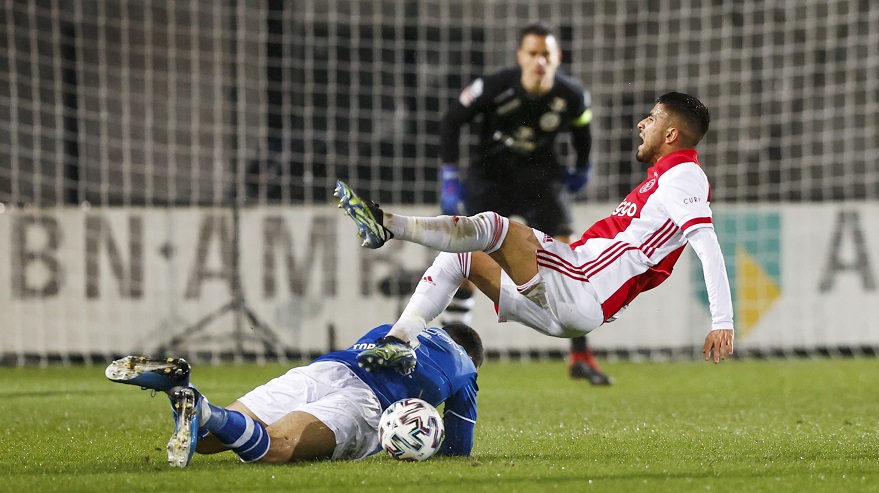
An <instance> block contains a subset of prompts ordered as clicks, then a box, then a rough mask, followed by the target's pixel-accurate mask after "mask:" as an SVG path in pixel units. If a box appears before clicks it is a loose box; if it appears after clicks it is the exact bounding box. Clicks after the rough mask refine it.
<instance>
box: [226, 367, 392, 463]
mask: <svg viewBox="0 0 879 493" xmlns="http://www.w3.org/2000/svg"><path fill="white" fill-rule="evenodd" d="M238 400H239V401H240V402H241V403H242V404H244V405H245V406H247V409H250V410H251V411H252V412H253V414H255V415H256V416H257V417H258V418H259V419H260V420H261V421H262V422H264V423H265V424H267V425H271V424H273V423H275V422H277V421H278V420H280V419H281V418H283V417H284V416H286V415H288V414H290V413H291V412H293V411H303V412H306V413H308V414H310V415H312V416H314V417H315V418H317V419H319V420H320V421H321V422H322V423H324V424H325V425H327V427H328V428H329V429H330V430H332V431H333V433H334V434H335V435H336V449H335V451H333V457H332V460H350V459H362V458H363V457H366V456H368V455H370V454H372V453H373V452H375V451H376V450H377V448H378V445H379V443H378V421H379V417H380V416H381V413H382V409H381V403H380V402H379V400H378V398H377V397H376V396H375V393H374V392H373V391H372V389H370V388H369V387H368V386H367V385H366V384H365V383H363V381H362V380H360V378H358V377H357V375H355V374H354V372H352V371H351V370H350V369H349V368H348V367H347V366H345V365H343V364H342V363H336V362H334V361H318V362H316V363H312V364H310V365H308V366H302V367H299V368H293V369H292V370H290V371H288V372H287V373H285V374H284V375H282V376H280V377H278V378H275V379H273V380H271V381H269V382H268V383H266V384H264V385H260V386H259V387H257V388H255V389H253V390H251V391H250V392H248V393H247V394H246V395H244V396H243V397H241V398H240V399H238Z"/></svg>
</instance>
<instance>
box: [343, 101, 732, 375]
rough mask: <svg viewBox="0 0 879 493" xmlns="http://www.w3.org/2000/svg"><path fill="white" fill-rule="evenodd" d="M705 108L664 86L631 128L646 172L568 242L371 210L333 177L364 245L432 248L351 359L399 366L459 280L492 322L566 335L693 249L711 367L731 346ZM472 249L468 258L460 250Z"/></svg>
mask: <svg viewBox="0 0 879 493" xmlns="http://www.w3.org/2000/svg"><path fill="white" fill-rule="evenodd" d="M709 122H710V114H709V112H708V109H707V108H706V107H705V106H704V105H703V104H702V103H701V102H700V101H699V100H698V99H696V98H695V97H692V96H689V95H687V94H682V93H677V92H671V93H667V94H664V95H662V96H660V97H659V98H657V99H656V104H655V105H654V106H653V109H652V110H651V111H650V114H648V115H647V117H645V118H644V119H643V120H641V121H640V122H639V123H638V130H639V135H640V137H641V139H642V141H643V142H642V143H641V145H639V146H638V151H637V159H638V161H640V162H642V163H645V164H650V165H652V166H651V167H650V168H649V169H648V170H647V177H646V178H645V180H644V181H643V182H641V184H640V185H638V186H637V187H636V188H635V189H634V190H632V192H630V193H629V195H627V196H626V198H625V200H623V202H622V203H621V204H620V205H619V206H618V207H617V208H616V209H615V210H614V211H613V212H612V213H611V214H610V216H608V217H607V218H605V219H602V220H600V221H598V222H596V223H595V224H594V225H592V227H590V228H589V229H588V230H586V232H584V233H583V235H582V236H581V238H580V240H578V241H576V242H574V243H572V244H570V245H568V244H563V243H559V242H556V241H554V240H553V239H552V237H550V236H549V235H546V234H544V233H542V232H541V231H538V230H535V229H532V228H529V227H528V226H525V225H524V224H521V223H517V222H515V221H511V220H509V219H508V218H505V217H503V216H500V215H498V214H496V213H492V212H487V213H481V214H476V215H474V216H469V217H462V216H439V217H410V216H400V215H396V214H390V213H386V212H384V211H382V210H381V209H380V208H379V207H378V206H377V205H376V204H374V203H372V202H370V201H368V200H363V199H360V198H359V197H357V195H356V194H354V192H353V191H352V190H351V189H350V188H348V187H347V185H345V184H344V183H342V182H338V183H337V188H336V194H337V195H338V196H339V198H340V207H342V208H344V209H345V212H346V213H347V214H348V215H349V216H350V217H351V218H352V219H354V221H355V223H357V225H358V228H359V234H360V235H361V236H362V237H364V242H363V245H364V246H368V247H370V248H378V247H380V246H382V245H383V244H384V243H385V242H386V241H388V240H390V239H391V238H396V239H400V240H405V241H411V242H414V243H419V244H422V245H425V246H428V247H431V248H434V249H437V250H440V251H442V252H451V253H447V254H440V255H439V256H437V259H436V260H435V261H434V263H433V265H432V266H431V267H430V268H429V269H428V270H427V272H426V273H425V278H426V279H429V281H425V280H423V281H422V282H421V283H419V285H418V287H417V288H416V291H415V293H414V294H413V295H412V298H411V299H410V300H409V303H408V305H407V306H406V309H405V310H404V311H403V313H402V314H401V316H400V319H399V320H398V321H397V323H395V324H394V327H393V328H392V329H391V331H390V332H389V333H388V336H387V337H386V338H384V340H383V341H381V343H380V344H379V345H378V346H376V347H375V348H372V349H369V350H367V351H363V352H362V353H360V355H359V356H358V362H359V363H360V364H361V365H362V366H364V367H366V368H367V369H378V368H382V367H388V368H393V369H395V370H397V371H400V372H408V371H411V368H413V367H414V366H415V364H416V360H415V356H414V352H413V351H412V348H411V347H410V346H409V342H410V341H415V340H416V339H415V338H416V336H417V335H418V334H419V333H420V332H421V331H422V330H423V329H424V328H425V327H426V326H427V322H428V321H430V320H432V319H433V318H434V317H436V316H437V315H439V313H441V312H442V310H443V309H444V308H445V306H446V305H447V304H448V302H449V300H451V297H452V295H453V294H454V292H455V289H457V286H458V284H459V283H460V282H461V280H462V279H464V278H468V279H470V280H471V281H473V283H474V284H475V285H476V286H477V287H478V288H479V289H480V291H482V292H483V293H485V294H486V295H487V296H488V297H489V298H490V299H491V300H492V301H494V303H495V305H496V306H497V310H498V319H499V320H500V321H506V320H515V321H518V322H521V323H523V324H525V325H527V326H529V327H532V328H534V329H535V330H538V331H540V332H543V333H545V334H547V335H551V336H555V337H576V336H578V335H582V334H586V333H588V332H590V331H591V330H593V329H595V328H597V327H599V326H600V325H602V324H603V323H605V322H610V321H613V320H615V319H616V317H618V316H619V315H620V314H621V312H622V311H623V310H624V309H625V308H626V306H627V305H628V304H629V303H630V302H631V301H632V300H634V299H635V297H636V296H638V294H640V293H641V292H643V291H646V290H648V289H652V288H654V287H656V286H658V285H659V284H661V283H662V282H663V281H664V280H665V279H666V278H668V276H669V275H671V272H672V267H673V266H674V264H675V262H677V260H678V258H679V257H680V255H681V253H682V252H683V250H684V248H685V247H686V245H687V244H688V243H689V244H690V245H691V246H692V247H693V250H695V252H696V254H697V255H698V257H699V259H700V261H701V263H702V270H703V273H704V277H705V285H706V288H707V291H708V299H709V309H710V313H711V327H710V330H709V332H708V335H707V336H706V337H705V344H704V346H703V354H704V356H705V360H706V361H708V360H709V359H711V357H712V355H713V360H714V362H715V363H718V362H719V361H720V360H722V359H725V358H726V356H728V355H730V354H732V352H733V332H734V330H733V309H732V297H731V295H730V288H729V280H728V278H727V274H726V266H725V265H724V261H723V254H722V252H721V249H720V244H719V243H718V241H717V236H716V235H715V233H714V227H713V224H712V219H711V209H710V207H709V200H710V187H709V184H708V178H707V177H706V175H705V172H704V171H703V170H702V167H701V165H700V164H699V161H698V158H697V152H696V150H695V149H694V148H695V146H696V144H698V143H699V141H701V140H702V137H703V136H704V135H705V133H706V132H707V131H708V125H709ZM471 252H472V253H471Z"/></svg>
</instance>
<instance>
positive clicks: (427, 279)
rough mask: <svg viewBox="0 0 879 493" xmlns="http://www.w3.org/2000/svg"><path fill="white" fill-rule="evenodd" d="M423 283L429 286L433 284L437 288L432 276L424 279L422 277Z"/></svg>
mask: <svg viewBox="0 0 879 493" xmlns="http://www.w3.org/2000/svg"><path fill="white" fill-rule="evenodd" d="M421 282H426V283H428V284H433V285H434V286H436V283H435V282H433V277H431V276H424V277H422V278H421Z"/></svg>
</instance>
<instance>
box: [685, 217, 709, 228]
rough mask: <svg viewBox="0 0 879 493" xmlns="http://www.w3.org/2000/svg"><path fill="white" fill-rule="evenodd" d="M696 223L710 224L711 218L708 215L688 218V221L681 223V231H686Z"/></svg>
mask: <svg viewBox="0 0 879 493" xmlns="http://www.w3.org/2000/svg"><path fill="white" fill-rule="evenodd" d="M697 224H711V218H710V217H697V218H695V219H690V220H689V221H687V222H685V223H684V224H683V225H681V231H686V230H688V229H690V228H692V227H693V226H695V225H697Z"/></svg>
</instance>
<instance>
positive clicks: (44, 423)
mask: <svg viewBox="0 0 879 493" xmlns="http://www.w3.org/2000/svg"><path fill="white" fill-rule="evenodd" d="M604 366H605V369H606V370H607V371H608V373H610V374H612V375H613V376H614V377H615V378H616V384H615V385H614V386H613V387H609V388H596V387H590V386H589V385H588V384H586V383H584V382H582V381H571V380H569V379H568V378H567V376H566V374H565V366H564V363H562V362H561V361H551V362H543V363H503V362H496V361H490V362H488V363H487V364H486V365H485V366H484V367H483V369H482V372H481V374H480V378H479V384H480V387H481V390H480V393H479V397H480V417H479V422H478V424H477V430H476V446H475V448H474V451H473V456H472V457H471V458H457V459H450V458H434V459H431V460H429V461H427V462H423V463H400V462H396V461H394V460H392V459H390V458H389V457H387V456H384V455H376V456H373V457H370V458H368V459H366V460H363V461H361V462H338V463H332V462H317V463H307V464H292V465H285V466H264V465H245V464H241V463H240V462H238V460H237V459H236V458H235V457H234V456H233V455H230V454H219V455H214V456H196V457H195V458H194V460H193V463H192V464H191V465H190V467H188V468H186V469H182V470H181V469H175V468H171V467H169V466H168V465H167V463H166V456H165V450H164V447H165V443H166V442H167V439H168V436H169V435H170V432H171V427H172V424H171V418H170V408H169V406H168V404H167V400H166V398H165V397H164V396H163V395H157V396H155V397H153V398H151V397H150V393H149V392H148V391H142V390H140V389H138V388H136V387H132V386H126V385H119V384H114V383H111V382H109V381H107V380H106V379H105V378H104V376H103V368H102V367H50V368H21V369H18V368H15V369H14V368H0V419H2V421H3V424H2V426H0V457H2V459H0V478H3V479H2V481H0V490H2V491H16V492H26V491H40V492H44V491H65V492H68V491H102V492H103V491H119V490H130V491H137V492H149V491H162V492H167V491H364V492H367V491H368V492H374V491H432V492H433V491H466V492H467V493H470V492H476V491H511V492H514V491H521V492H531V491H624V492H632V491H669V492H672V491H673V492H679V491H712V492H715V491H736V492H740V491H797V492H801V491H834V492H835V491H879V446H877V442H879V432H877V429H879V428H877V422H879V393H877V389H879V362H877V361H875V360H872V359H867V358H863V359H841V360H833V359H821V360H785V361H759V360H743V361H740V360H732V361H727V362H725V363H722V364H720V365H717V366H715V365H713V364H708V363H703V362H677V363H631V362H621V363H614V364H605V365H604ZM284 369H285V367H282V366H278V365H269V366H255V365H243V366H198V367H196V369H195V370H194V378H193V380H194V382H196V383H197V384H198V386H199V388H200V389H201V390H202V391H203V392H204V393H205V394H206V395H208V396H209V397H210V398H211V400H212V401H213V402H218V403H225V402H230V401H232V400H234V399H235V398H236V397H237V396H239V395H240V394H241V393H243V392H245V391H247V390H249V389H250V388H251V387H253V386H255V385H256V384H258V383H262V382H263V381H266V380H268V379H270V378H272V377H274V376H276V375H278V374H280V373H282V372H283V371H284Z"/></svg>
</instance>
